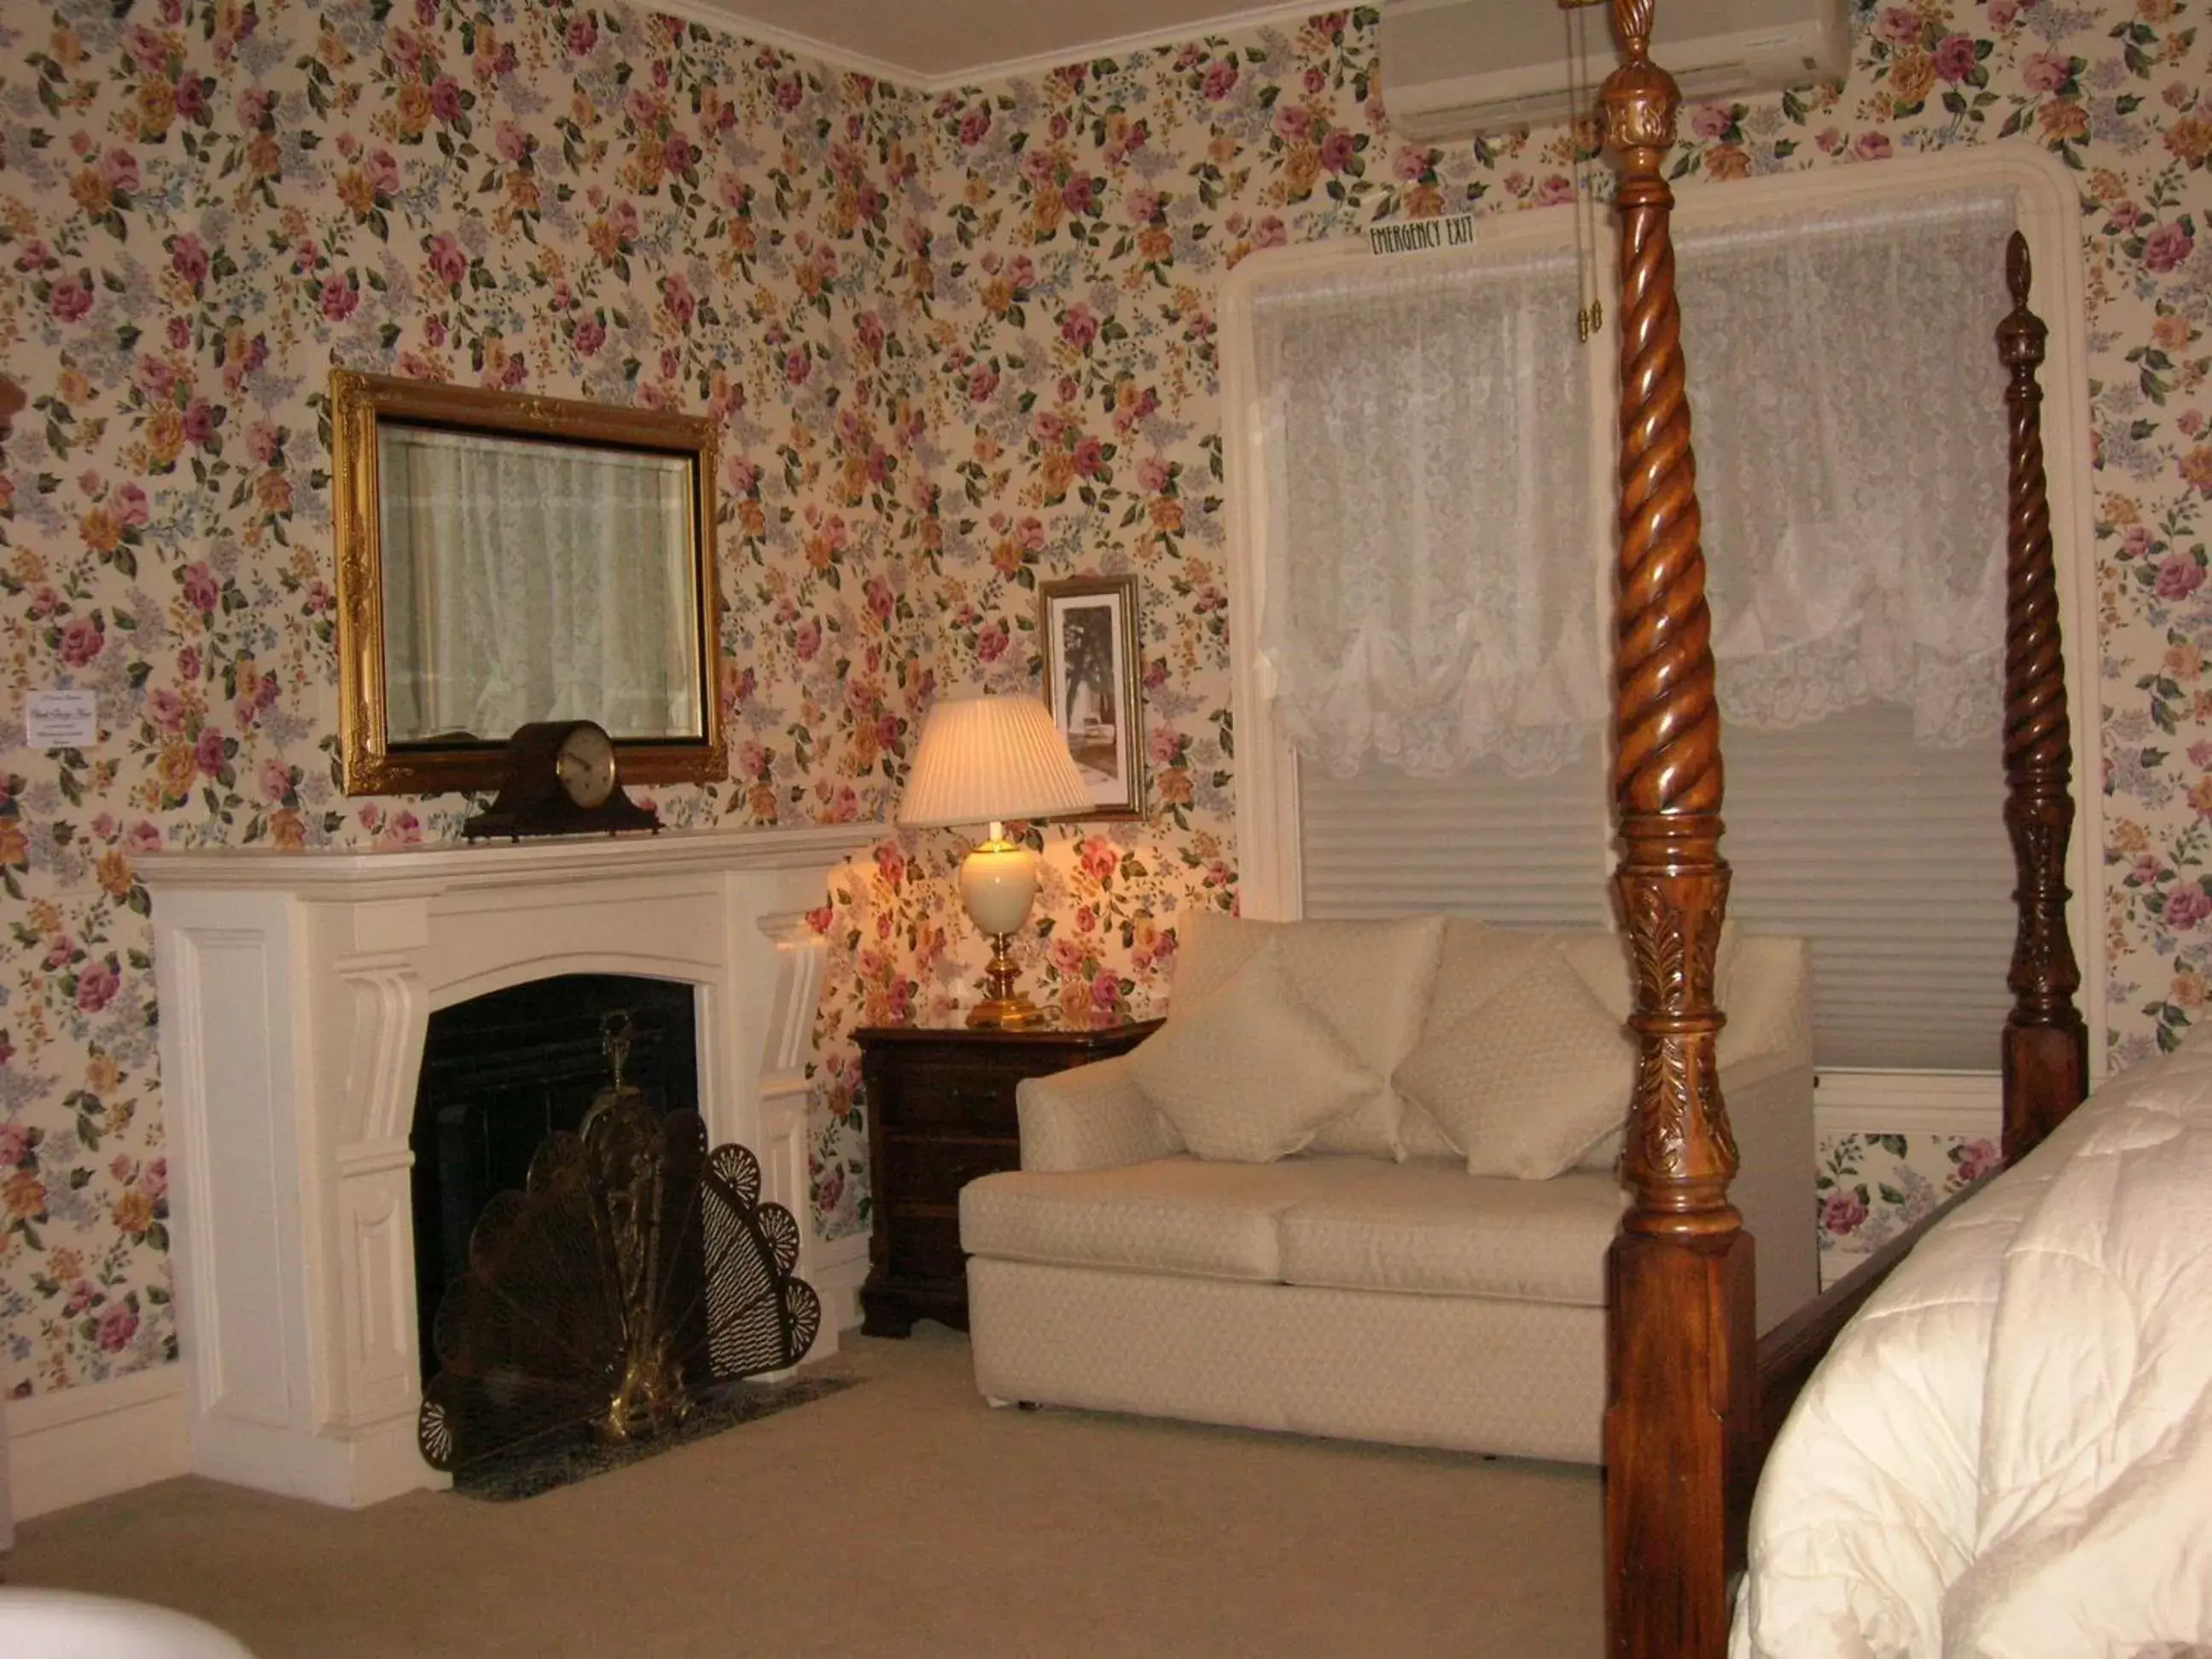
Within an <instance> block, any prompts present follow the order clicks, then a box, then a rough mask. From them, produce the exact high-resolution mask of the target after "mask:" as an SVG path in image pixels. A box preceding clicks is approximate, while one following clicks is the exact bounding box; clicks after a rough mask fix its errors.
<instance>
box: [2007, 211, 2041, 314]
mask: <svg viewBox="0 0 2212 1659" xmlns="http://www.w3.org/2000/svg"><path fill="white" fill-rule="evenodd" d="M2034 276H2035V272H2034V270H2033V264H2032V262H2031V261H2030V260H2029V258H2028V257H2027V237H2025V236H2023V235H2021V234H2020V233H2019V232H2018V231H2016V230H2015V232H2013V234H2012V237H2011V240H2008V241H2007V242H2006V243H2005V289H2006V290H2007V292H2008V293H2009V294H2011V295H2012V303H2013V307H2014V309H2015V310H2018V311H2026V310H2027V289H2028V284H2029V283H2031V282H2033V280H2034ZM2030 314H2031V315H2032V314H2033V313H2030Z"/></svg>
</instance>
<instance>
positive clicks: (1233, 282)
mask: <svg viewBox="0 0 2212 1659" xmlns="http://www.w3.org/2000/svg"><path fill="white" fill-rule="evenodd" d="M1976 185H1981V186H1996V187H2003V186H2009V187H2010V188H2011V189H2013V190H2014V191H2015V200H2016V202H2017V204H2018V224H2019V228H2020V230H2021V233H2022V234H2025V235H2026V237H2027V244H2028V252H2029V255H2030V258H2032V260H2033V264H2034V287H2033V292H2032V294H2031V295H2030V297H2029V304H2030V305H2031V306H2033V307H2034V310H2035V312H2036V313H2037V315H2039V317H2041V318H2042V319H2043V320H2044V322H2045V324H2046V325H2048V327H2049V329H2050V339H2049V344H2048V348H2047V351H2046V355H2045V359H2044V364H2043V368H2042V371H2041V374H2040V376H2039V379H2040V382H2041V385H2042V387H2043V393H2044V404H2043V449H2044V462H2045V471H2046V473H2047V474H2048V477H2049V480H2050V486H2049V487H2050V503H2051V543H2052V547H2053V550H2054V552H2055V555H2056V562H2057V577H2058V611H2059V627H2060V630H2061V633H2062V635H2063V638H2064V640H2065V642H2066V694H2067V706H2068V709H2069V714H2070V716H2071V725H2072V731H2073V742H2074V794H2075V824H2074V835H2073V840H2072V842H2071V843H2070V845H2069V849H2068V854H2067V872H2066V878H2067V885H2068V886H2069V888H2071V889H2072V894H2073V896H2072V897H2071V898H2070V899H2069V901H2068V903H2067V907H2066V921H2067V927H2068V928H2069V932H2070V933H2071V934H2072V936H2073V940H2074V948H2075V954H2076V957H2077V958H2078V960H2079V962H2080V964H2081V977H2082V994H2081V999H2080V1004H2081V1013H2082V1018H2083V1019H2084V1020H2085V1022H2086V1023H2087V1026H2088V1035H2089V1056H2090V1059H2089V1069H2090V1074H2091V1076H2092V1078H2096V1077H2100V1076H2102V1075H2103V1074H2104V1073H2105V1071H2106V1030H2107V1025H2108V1020H2107V1010H2106V995H2105V985H2106V952H2105V939H2104V930H2103V928H2102V927H2101V926H2100V924H2099V921H2098V918H2099V916H2100V915H2101V912H2102V905H2101V904H2100V903H2093V902H2092V900H2093V898H2095V897H2096V896H2099V895H2100V893H2101V887H2100V876H2099V869H2100V849H2101V848H2103V846H2104V842H2105V834H2104V827H2105V826H2104V793H2103V790H2102V788H2101V787H2100V784H2099V779H2100V775H2101V771H2102V743H2103V732H2104V717H2103V706H2102V698H2101V696H2100V690H2099V684H2098V679H2097V676H2096V673H2095V671H2094V669H2095V664H2096V660H2097V644H2098V641H2097V634H2096V627H2095V619H2096V616H2097V603H2096V573H2095V541H2094V538H2095V529H2094V522H2093V489H2092V484H2091V481H2090V478H2091V475H2090V467H2089V456H2090V441H2089V374H2088V342H2087V306H2086V301H2085V298H2084V276H2083V271H2082V258H2081V210H2080V208H2079V206H2078V205H2077V197H2076V191H2075V183H2074V180H2073V178H2072V175H2071V174H2069V173H2068V172H2067V170H2066V168H2065V167H2064V166H2063V164H2062V163H2061V162H2059V161H2057V159H2056V158H2055V157H2053V156H2051V155H2048V154H2047V153H2045V151H2043V150H2041V149H2037V148H2035V147H2034V146H2033V145H2028V144H2023V143H1996V144H1985V145H1978V146H1974V147H1972V148H1960V149H1954V150H1948V151H1944V152H1942V153H1939V154H1936V155H1916V156H1901V157H1898V158H1896V159H1894V160H1891V161H1878V162H1859V163H1855V164H1852V165H1849V166H1838V167H1826V168H1822V169H1820V170H1818V171H1815V172H1810V173H1787V174H1783V175H1778V176H1774V177H1769V178H1764V179H1745V180H1741V181H1736V182H1730V183H1726V184H1715V183H1712V182H1711V181H1709V180H1702V179H1695V180H1686V181H1685V182H1684V183H1683V184H1682V185H1680V186H1679V187H1678V189H1677V191H1676V204H1675V210H1674V223H1675V225H1676V227H1677V228H1680V229H1701V228H1706V227H1711V226H1719V225H1725V224H1729V223H1735V222H1742V221H1747V220H1753V219H1759V218H1768V217H1772V216H1777V215H1781V214H1796V213H1817V212H1821V211H1826V210H1832V209H1837V208H1848V207H1850V206H1854V205H1857V204H1863V203H1877V202H1884V201H1894V200H1899V199H1906V198H1910V197H1915V196H1922V195H1926V194H1929V193H1932V192H1936V191H1944V190H1955V189H1960V188H1971V187H1972V186H1976ZM1575 217H1576V216H1575V215H1574V214H1573V213H1571V212H1565V213H1562V212H1554V211H1541V210H1540V211H1530V212H1523V213H1505V214H1498V215H1492V216H1488V217H1483V218H1479V219H1478V220H1477V221H1476V222H1475V229H1474V246H1475V247H1477V248H1480V249H1481V250H1483V251H1484V252H1508V251H1510V250H1513V249H1516V248H1538V247H1546V246H1566V245H1568V244H1569V243H1571V241H1572V240H1573V238H1574V234H1575ZM1464 257H1465V253H1464V251H1463V250H1462V249H1460V248H1447V249H1443V250H1438V251H1433V252H1431V251H1423V252H1401V253H1389V254H1377V253H1376V252H1373V251H1372V250H1371V248H1370V244H1369V242H1368V240H1366V238H1365V237H1364V235H1363V236H1362V237H1361V238H1360V239H1359V240H1356V241H1355V240H1334V241H1324V242H1316V243H1309V244H1306V245H1304V246H1295V247H1280V248H1271V249H1267V250H1265V251H1263V252H1259V253H1256V254H1254V255H1252V256H1251V257H1250V258H1247V259H1245V260H1244V261H1243V262H1242V263H1241V264H1238V265H1237V268H1236V270H1233V271H1231V273H1230V274H1229V276H1228V277H1227V279H1226V280H1225V283H1223V287H1222V298H1221V318H1222V331H1221V340H1222V394H1223V405H1224V407H1223V428H1224V430H1223V439H1224V442H1223V450H1224V462H1225V471H1226V475H1227V476H1226V479H1225V483H1226V502H1225V507H1226V515H1227V528H1228V536H1229V542H1228V550H1227V557H1228V575H1229V602H1230V605H1229V615H1230V634H1229V637H1230V667H1231V693H1230V696H1231V714H1232V716H1233V719H1234V721H1235V728H1234V729H1235V732H1236V738H1237V884H1238V889H1239V892H1240V895H1241V903H1242V907H1243V914H1244V915H1248V916H1253V917H1258V918H1264V919H1268V920H1276V921H1288V920H1292V919H1295V918H1297V916H1299V915H1301V914H1302V913H1303V909H1304V881H1303V876H1302V872H1301V870H1300V868H1299V843H1298V773H1297V757H1296V756H1295V755H1294V754H1293V752H1292V751H1291V746H1290V742H1289V739H1288V738H1287V736H1286V735H1285V732H1284V731H1283V729H1282V727H1281V726H1280V724H1279V722H1278V721H1277V720H1276V719H1275V717H1274V707H1273V684H1272V677H1271V676H1270V675H1269V673H1268V671H1267V665H1266V664H1265V663H1264V662H1262V661H1261V659H1260V657H1259V653H1258V652H1257V651H1256V650H1255V641H1257V639H1258V637H1259V623H1260V617H1261V616H1262V615H1263V614H1264V607H1265V605H1266V600H1267V593H1266V586H1265V584H1266V577H1265V567H1266V561H1265V560H1264V558H1263V557H1262V556H1261V552H1262V550H1263V548H1264V547H1265V545H1266V538H1267V534H1268V516H1267V515H1268V501H1267V468H1266V456H1265V454H1264V453H1263V450H1262V444H1263V442H1264V434H1265V431H1266V423H1265V418H1264V416H1265V410H1264V408H1263V406H1262V404H1261V397H1260V393H1259V390H1258V376H1257V371H1256V367H1255V360H1254V338H1255V337H1254V331H1253V322H1252V298H1253V290H1254V289H1255V287H1258V286H1260V285H1261V284H1262V283H1267V282H1279V281H1282V280H1285V279H1288V278H1293V277H1296V276H1301V275H1306V274H1316V275H1317V274H1320V273H1322V272H1325V271H1328V270H1331V269H1341V268H1343V267H1345V266H1346V265H1352V264H1358V263H1359V262H1360V261H1363V260H1365V259H1370V258H1391V259H1407V260H1417V259H1454V258H1464ZM1596 258H1598V260H1599V261H1600V264H1601V269H1602V270H1603V272H1604V283H1603V287H1604V289H1605V297H1606V308H1607V319H1606V331H1605V334H1604V336H1603V337H1602V338H1601V339H1598V340H1594V341H1592V342H1591V343H1590V345H1589V351H1590V353H1591V358H1592V364H1593V367H1592V371H1591V372H1592V373H1593V374H1596V375H1601V376H1602V380H1603V390H1602V392H1601V395H1599V396H1597V397H1595V398H1593V404H1594V405H1595V414H1594V416H1593V419H1594V421H1595V423H1596V425H1597V427H1598V428H1599V429H1597V430H1596V431H1595V432H1594V433H1593V441H1592V444H1591V454H1592V457H1593V463H1592V474H1593V476H1592V478H1591V481H1590V488H1591V489H1592V490H1593V491H1595V492H1597V493H1598V494H1599V495H1600V496H1601V499H1603V500H1606V501H1611V500H1612V499H1613V492H1614V490H1615V489H1616V487H1617V486H1616V484H1615V482H1614V477H1613V465H1612V460H1611V457H1612V454H1613V447H1614V421H1615V418H1616V410H1615V403H1616V398H1615V395H1614V392H1613V387H1614V386H1615V385H1616V383H1617V381H1616V369H1615V368H1614V365H1615V364H1616V363H1617V362H1618V359H1619V356H1620V346H1619V343H1618V337H1617V336H1616V335H1615V334H1614V333H1613V328H1614V326H1615V321H1616V319H1614V318H1613V315H1612V314H1611V313H1613V312H1614V311H1615V310H1617V309H1618V304H1617V299H1616V294H1615V291H1614V290H1615V287H1616V278H1615V276H1614V273H1615V272H1616V270H1618V256H1617V252H1616V247H1615V229H1614V226H1613V223H1612V221H1611V216H1610V215H1607V216H1606V222H1605V224H1604V225H1603V226H1602V234H1601V238H1600V242H1599V247H1598V251H1597V254H1596ZM2000 280H2001V279H2000V277H1999V275H1998V273H1996V272H1994V271H1993V272H1991V273H1990V282H1991V283H1992V285H1993V286H1994V285H1995V284H1996V283H1998V282H1999V281H2000ZM1561 325H1562V326H1563V327H1565V326H1571V319H1562V321H1561ZM1990 356H1991V360H1992V362H1994V361H1995V357H1996V341H1995V339H1994V338H1992V340H1991V341H1990ZM1997 464H1999V463H1998V462H1997V461H1996V459H1994V458H1993V459H1992V465H1997ZM1608 521H1609V520H1608ZM1593 562H1594V564H1595V566H1596V567H1597V568H1596V569H1595V572H1594V576H1593V580H1595V581H1597V582H1598V584H1599V585H1600V587H1601V592H1602V593H1603V596H1604V597H1603V599H1602V603H1601V615H1605V616H1610V614H1611V609H1612V599H1611V585H1610V584H1611V574H1612V573H1611V572H1610V570H1609V569H1607V568H1604V567H1605V562H1604V561H1603V560H1602V559H1598V560H1594V561H1593ZM1990 833H1991V834H1993V835H2002V834H2003V833H2004V832H2003V829H2002V826H2001V825H1998V824H1994V823H1993V824H1991V825H1990ZM1608 873H1609V870H1608V869H1600V870H1594V871H1592V872H1591V880H1592V881H1593V883H1595V882H1598V881H1601V880H1603V879H1604V878H1606V877H1607V874H1608ZM1992 1035H1993V1036H1994V1034H1992ZM1831 1075H1835V1076H1837V1077H1838V1082H1840V1081H1841V1080H1842V1075H1841V1074H1835V1073H1832V1074H1831ZM1892 1075H1899V1074H1891V1073H1865V1074H1862V1076H1861V1079H1860V1081H1859V1082H1858V1083H1857V1084H1856V1085H1852V1086H1853V1089H1854V1092H1855V1094H1857V1095H1858V1096H1861V1097H1863V1096H1865V1095H1866V1094H1867V1092H1868V1091H1873V1093H1874V1095H1875V1097H1877V1098H1878V1097H1881V1096H1882V1095H1885V1094H1887V1092H1888V1091H1887V1089H1886V1088H1885V1087H1884V1086H1883V1085H1881V1079H1883V1078H1886V1077H1888V1076H1892ZM1959 1082H1960V1085H1962V1086H1964V1085H1972V1089H1973V1091H1974V1092H1975V1093H1977V1094H1978V1093H1981V1092H1983V1091H1985V1090H1987V1091H1991V1097H1992V1098H1994V1094H1993V1091H1994V1084H1993V1082H1991V1081H1990V1080H1989V1079H1986V1078H1985V1077H1984V1074H1981V1073H1972V1074H1967V1075H1964V1076H1961V1077H1960V1079H1959ZM1854 1103H1855V1104H1858V1103H1862V1102H1861V1101H1859V1100H1855V1102H1854ZM1865 1103H1872V1102H1870V1101H1869V1102H1865Z"/></svg>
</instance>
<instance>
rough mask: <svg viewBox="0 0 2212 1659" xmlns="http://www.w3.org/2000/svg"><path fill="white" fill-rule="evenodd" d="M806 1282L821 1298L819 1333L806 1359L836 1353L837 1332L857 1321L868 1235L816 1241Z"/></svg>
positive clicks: (865, 1277) (855, 1325)
mask: <svg viewBox="0 0 2212 1659" xmlns="http://www.w3.org/2000/svg"><path fill="white" fill-rule="evenodd" d="M805 1272H806V1282H807V1283H808V1284H810V1285H813V1286H814V1293H815V1295H817V1296H818V1297H821V1298H822V1334H821V1335H820V1336H818V1337H817V1338H816V1339H815V1341H814V1346H813V1348H812V1349H811V1351H810V1352H809V1354H808V1358H812V1359H826V1358H829V1356H830V1355H831V1354H833V1353H835V1352H837V1337H838V1334H839V1333H840V1332H843V1331H849V1330H852V1329H854V1328H855V1327H857V1326H858V1325H859V1324H860V1286H861V1285H862V1284H863V1283H865V1282H866V1279H867V1277H868V1236H867V1235H866V1233H855V1234H854V1235H852V1236H851V1237H848V1238H833V1239H831V1240H829V1242H828V1243H822V1242H820V1241H818V1240H817V1242H816V1243H815V1245H814V1249H813V1260H812V1261H809V1262H808V1263H807V1265H806V1270H805Z"/></svg>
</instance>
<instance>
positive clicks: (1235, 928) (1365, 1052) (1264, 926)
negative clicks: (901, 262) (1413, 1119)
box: [1168, 910, 1444, 1158]
mask: <svg viewBox="0 0 2212 1659" xmlns="http://www.w3.org/2000/svg"><path fill="white" fill-rule="evenodd" d="M1443 937H1444V920H1443V917H1441V916H1434V915H1429V916H1403V917H1397V918H1393V919H1391V920H1388V921H1244V920H1243V919H1241V918H1238V917H1234V916H1226V915H1222V914H1221V913H1220V912H1219V911H1218V910H1216V911H1199V912H1194V913H1192V914H1190V915H1188V918H1187V919H1186V920H1185V921H1183V922H1182V926H1181V927H1180V929H1179V931H1178V933H1177V940H1176V943H1177V950H1176V957H1177V960H1176V978H1175V990H1174V996H1173V1000H1172V1001H1171V1003H1170V1007H1169V1011H1168V1020H1169V1023H1170V1024H1173V1023H1174V1022H1175V1019H1176V1016H1177V1012H1178V1011H1179V1010H1180V1009H1181V1008H1182V1006H1184V1003H1185V1000H1186V999H1196V998H1203V997H1204V996H1206V994H1209V993H1210V992H1212V990H1214V989H1215V988H1216V987H1218V986H1219V985H1220V984H1221V983H1222V982H1223V981H1225V979H1226V978H1227V977H1228V976H1229V975H1231V974H1233V973H1235V972H1236V971H1237V969H1239V968H1241V967H1243V965H1244V964H1245V963H1247V962H1249V960H1250V959H1251V958H1252V957H1253V956H1254V955H1255V953H1256V952H1257V951H1260V949H1261V947H1262V946H1263V945H1267V944H1268V943H1270V942H1272V943H1273V945H1274V946H1275V948H1276V949H1277V950H1278V951H1280V952H1281V955H1282V962H1283V965H1284V967H1285V969H1287V970H1288V972H1289V974H1290V976H1291V981H1292V982H1293V983H1294V984H1295V985H1296V986H1297V988H1298V992H1299V994H1300V995H1301V996H1302V997H1303V998H1304V1000H1305V1003H1306V1005H1307V1006H1309V1007H1310V1008H1311V1009H1312V1010H1313V1011H1314V1012H1316V1013H1317V1014H1319V1015H1320V1016H1321V1017H1322V1019H1324V1020H1326V1021H1327V1022H1328V1025H1329V1027H1330V1029H1331V1030H1334V1031H1335V1033H1336V1034H1337V1035H1338V1036H1340V1037H1341V1038H1343V1039H1344V1042H1345V1044H1346V1047H1347V1048H1350V1049H1351V1050H1352V1053H1354V1054H1357V1055H1358V1056H1359V1058H1360V1059H1361V1060H1363V1061H1364V1063H1365V1064H1366V1065H1367V1066H1369V1067H1370V1069H1371V1070H1372V1071H1373V1072H1374V1073H1375V1079H1376V1081H1375V1087H1374V1089H1373V1090H1372V1091H1370V1093H1369V1094H1368V1095H1367V1097H1365V1098H1364V1099H1362V1100H1359V1101H1358V1102H1356V1103H1353V1104H1352V1107H1351V1109H1348V1110H1347V1111H1346V1112H1344V1113H1343V1114H1341V1115H1339V1116H1338V1117H1337V1118H1335V1119H1334V1120H1332V1121H1329V1122H1328V1123H1326V1124H1323V1125H1322V1127H1321V1130H1320V1132H1319V1133H1316V1135H1315V1137H1314V1140H1313V1146H1312V1150H1314V1151H1315V1152H1348V1153H1357V1154H1361V1155H1364V1156H1366V1157H1370V1158H1400V1157H1403V1156H1404V1155H1405V1151H1406V1149H1405V1147H1404V1146H1403V1145H1402V1143H1401V1136H1400V1118H1401V1113H1402V1110H1403V1103H1402V1101H1401V1099H1400V1097H1399V1095H1398V1091H1396V1090H1395V1089H1394V1088H1393V1087H1392V1086H1391V1085H1390V1073H1392V1072H1393V1071H1395V1070H1396V1069H1397V1066H1398V1065H1399V1063H1400V1062H1401V1060H1404V1059H1405V1058H1406V1056H1407V1054H1411V1053H1412V1052H1413V1045H1414V1043H1415V1042H1418V1041H1419V1037H1420V1033H1421V1020H1422V1017H1423V1015H1424V1013H1425V1011H1426V1009H1427V1007H1428V1003H1429V995H1430V988H1431V984H1432V983H1433V981H1434V979H1435V976H1436V969H1437V956H1438V951H1439V948H1440V946H1441V945H1442V944H1443Z"/></svg>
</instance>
